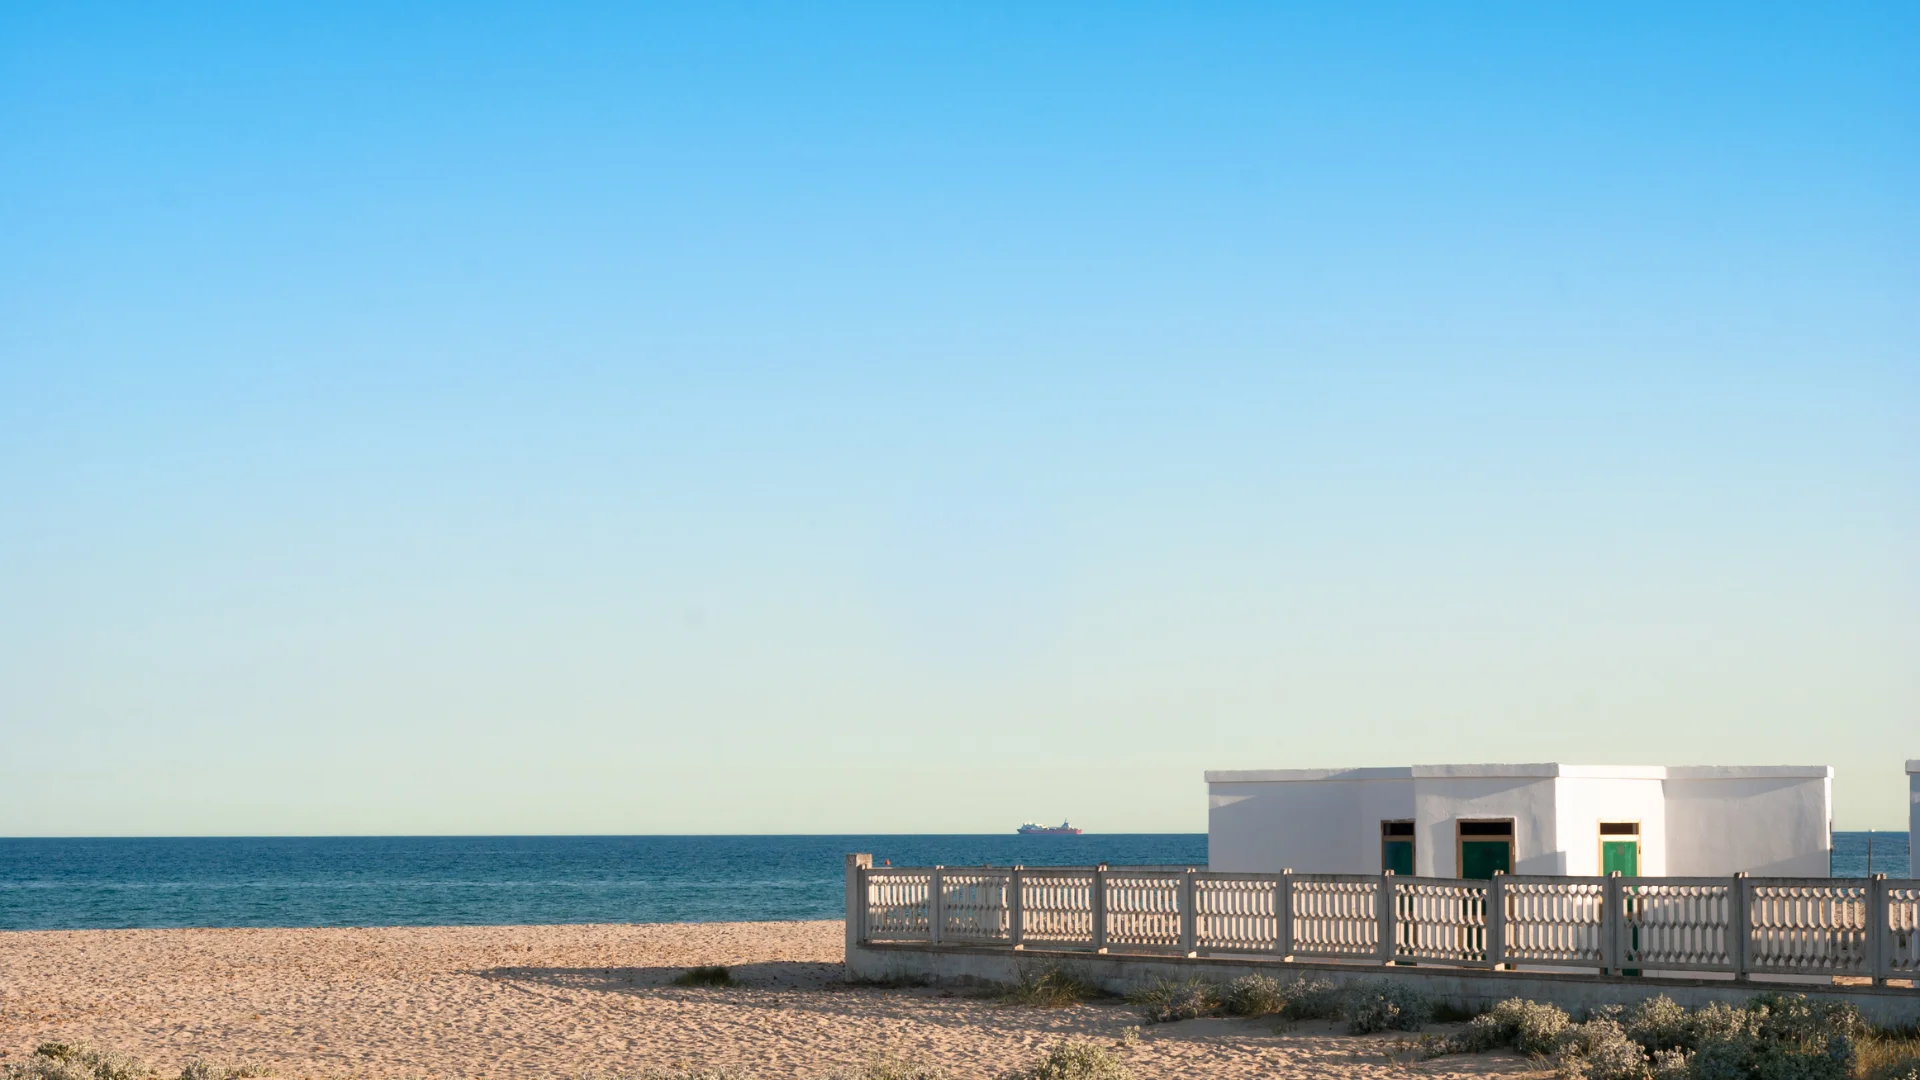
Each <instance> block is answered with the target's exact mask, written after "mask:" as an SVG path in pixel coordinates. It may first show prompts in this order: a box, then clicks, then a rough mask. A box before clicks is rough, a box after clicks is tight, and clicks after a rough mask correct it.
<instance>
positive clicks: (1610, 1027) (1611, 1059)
mask: <svg viewBox="0 0 1920 1080" xmlns="http://www.w3.org/2000/svg"><path fill="white" fill-rule="evenodd" d="M1553 1064H1554V1075H1556V1076H1558V1077H1560V1078H1561V1080H1646V1078H1647V1073H1648V1069H1649V1067H1650V1066H1651V1064H1652V1061H1651V1058H1650V1057H1649V1056H1648V1054H1647V1050H1646V1047H1643V1046H1641V1045H1640V1044H1639V1043H1637V1042H1634V1041H1633V1040H1632V1039H1629V1038H1627V1031H1626V1029H1625V1028H1623V1027H1621V1026H1620V1021H1618V1020H1616V1019H1614V1018H1613V1017H1612V1016H1605V1015H1603V1016H1598V1017H1595V1018H1593V1019H1591V1020H1588V1021H1587V1022H1585V1023H1582V1024H1573V1025H1571V1026H1569V1027H1568V1028H1567V1029H1566V1030H1565V1031H1564V1032H1562V1033H1561V1036H1560V1045H1559V1046H1558V1047H1557V1048H1556V1049H1555V1051H1554V1061H1553Z"/></svg>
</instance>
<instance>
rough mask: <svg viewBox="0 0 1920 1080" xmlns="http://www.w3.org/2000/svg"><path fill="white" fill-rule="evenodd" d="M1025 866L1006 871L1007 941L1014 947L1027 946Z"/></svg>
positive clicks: (1021, 947) (1022, 947)
mask: <svg viewBox="0 0 1920 1080" xmlns="http://www.w3.org/2000/svg"><path fill="white" fill-rule="evenodd" d="M1026 905H1027V868H1026V867H1024V866H1016V867H1014V868H1013V869H1011V870H1009V871H1007V941H1008V942H1009V943H1010V944H1012V945H1013V947H1014V948H1016V949H1024V948H1026V947H1027V906H1026Z"/></svg>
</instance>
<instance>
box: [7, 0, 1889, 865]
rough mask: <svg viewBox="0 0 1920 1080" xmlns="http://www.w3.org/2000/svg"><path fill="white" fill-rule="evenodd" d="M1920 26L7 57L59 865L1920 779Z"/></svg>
mask: <svg viewBox="0 0 1920 1080" xmlns="http://www.w3.org/2000/svg"><path fill="white" fill-rule="evenodd" d="M1916 52H1920V8H1915V7H1914V6H1913V5H1910V4H1884V5H1867V4H1860V5H1822V6H1818V7H1815V6H1807V5H1756V4H1740V5H1733V4H1727V5H1709V4H1702V5H1689V6H1687V8H1686V9H1685V10H1673V9H1671V7H1669V6H1663V5H1652V4H1647V5H1605V6H1603V5H1591V6H1587V7H1584V8H1576V7H1571V6H1553V7H1542V6H1541V5H1528V4H1483V5H1471V6H1468V7H1460V8H1453V9H1442V8H1440V7H1438V6H1433V5H1403V6H1401V5H1327V6H1325V7H1322V8H1314V7H1307V6H1281V5H1246V6H1236V5H1215V6H1212V7H1201V8H1195V7H1191V6H1185V7H1182V6H1174V5H1154V6H1149V5H1118V4H1101V5H1091V4H1088V5H1051V6H1044V7H1043V6H1040V5H1026V6H1014V5H1004V6H990V5H953V6H949V7H945V8H939V7H933V6H929V5H920V6H917V7H914V8H899V7H893V8H886V7H881V6H878V5H875V6H870V7H855V6H831V7H830V6H824V5H816V6H812V7H806V8H796V7H793V6H790V5H788V6H779V5H765V6H741V5H730V4H709V5H691V6H687V5H683V6H680V7H678V8H675V7H672V6H668V5H656V6H639V5H629V6H615V5H606V6H598V7H596V6H585V5H560V4H526V5H433V4H418V5H410V6H406V8H405V10H396V6H395V5H375V4H366V5H352V4H325V5H320V4H314V5H275V6H272V7H268V8H259V7H255V8H246V7H239V6H234V5H205V6H193V5H170V6H162V5H83V4H64V5H53V4H47V5H29V4H16V5H10V6H8V7H7V8H6V9H5V10H4V11H0V237H4V238H5V239H4V242H0V483H3V484H4V495H3V496H0V738H3V739H4V741H5V744H6V745H7V748H8V749H7V752H6V753H5V754H4V755H0V773H4V777H3V782H0V834H43V833H51V834H130V833H174V834H178V833H359V832H371V833H440V832H619V833H628V832H712V831H749V832H834V831H1000V830H1002V829H1010V828H1012V827H1013V825H1015V824H1017V823H1018V822H1019V821H1021V820H1024V819H1026V818H1028V817H1036V818H1042V819H1053V820H1058V819H1059V818H1062V817H1067V816H1071V817H1073V818H1074V819H1075V820H1076V821H1077V822H1080V823H1083V824H1085V825H1087V826H1088V827H1089V828H1093V829H1098V830H1100V831H1135V830H1137V831H1159V830H1194V831H1198V830H1200V829H1203V828H1204V822H1205V816H1204V791H1203V788H1202V785H1201V782H1200V772H1201V770H1202V769H1205V768H1255V767H1285V766H1295V765H1298V766H1319V765H1341V764H1397V763H1407V762H1413V761H1452V760H1470V761H1485V760H1567V761H1594V762H1652V763H1783V762H1784V763H1820V762H1825V763H1831V764H1833V765H1835V766H1836V767H1837V768H1838V769H1839V778H1838V780H1837V781H1836V785H1835V802H1836V816H1837V819H1838V821H1837V824H1838V825H1839V826H1840V827H1842V828H1849V827H1859V828H1865V827H1868V826H1874V827H1882V828H1890V827H1895V826H1897V825H1899V824H1900V823H1902V822H1903V820H1904V815H1905V792H1904V787H1905V783H1904V781H1905V778H1904V776H1903V774H1902V772H1901V761H1902V760H1903V759H1904V758H1907V757H1916V756H1920V741H1917V740H1916V735H1915V732H1916V731H1920V724H1916V721H1915V718H1916V717H1920V664H1916V663H1915V662H1914V658H1915V657H1916V656H1920V304H1916V303H1915V302H1914V297H1916V296H1920V256H1916V254H1915V253H1916V252H1920V213H1917V210H1920V201H1917V200H1916V196H1917V195H1920V124H1916V121H1915V117H1916V116H1920V69H1916V67H1915V65H1913V63H1912V57H1913V56H1914V55H1916Z"/></svg>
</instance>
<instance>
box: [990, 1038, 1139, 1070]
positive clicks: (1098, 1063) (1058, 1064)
mask: <svg viewBox="0 0 1920 1080" xmlns="http://www.w3.org/2000/svg"><path fill="white" fill-rule="evenodd" d="M1132 1078H1133V1074H1132V1073H1130V1072H1128V1071H1127V1066H1126V1063H1125V1062H1123V1061H1121V1060H1120V1054H1119V1053H1118V1052H1117V1051H1115V1050H1114V1049H1113V1048H1111V1047H1106V1046H1101V1045H1100V1044H1099V1043H1093V1042H1088V1041H1086V1040H1084V1039H1069V1040H1067V1041H1066V1042H1063V1043H1060V1044H1059V1045H1057V1046H1055V1047H1053V1048H1052V1049H1050V1050H1048V1051H1047V1052H1046V1053H1045V1054H1044V1055H1042V1056H1041V1058H1040V1060H1039V1061H1038V1062H1036V1063H1035V1064H1034V1065H1033V1066H1032V1067H1031V1068H1026V1069H1021V1070H1018V1071H1015V1072H1011V1073H1008V1074H1007V1075H1006V1076H1005V1077H1004V1078H1003V1080H1132Z"/></svg>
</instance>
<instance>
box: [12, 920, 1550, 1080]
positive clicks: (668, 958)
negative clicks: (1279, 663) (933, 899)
mask: <svg viewBox="0 0 1920 1080" xmlns="http://www.w3.org/2000/svg"><path fill="white" fill-rule="evenodd" d="M841 943H842V931H841V926H840V924H839V923H838V922H788V923H719V924H673V925H633V926H513V927H424V928H411V927H403V928H388V929H324V930H88V931H48V932H11V933H4V934H0V1051H4V1056H0V1063H7V1062H19V1061H21V1060H22V1059H23V1058H24V1057H25V1056H26V1055H27V1054H28V1053H30V1052H31V1051H32V1048H33V1047H34V1046H35V1045H37V1044H38V1043H40V1042H41V1041H43V1040H50V1039H58V1040H68V1041H71V1040H87V1041H91V1042H94V1043H96V1044H99V1045H102V1046H110V1047H113V1048H116V1049H119V1050H122V1051H124V1052H127V1053H132V1054H135V1055H138V1056H140V1057H142V1058H145V1059H146V1060H147V1061H149V1062H150V1063H152V1064H154V1065H156V1066H158V1067H160V1068H162V1069H163V1070H172V1069H177V1068H178V1066H179V1064H180V1063H181V1062H182V1061H184V1060H185V1059H186V1058H188V1057H191V1056H195V1055H200V1056H212V1057H220V1058H238V1059H245V1060H249V1061H253V1062H258V1063H262V1064H266V1065H270V1066H271V1067H273V1068H274V1069H275V1070H277V1071H278V1072H279V1073H281V1074H282V1075H288V1076H316V1077H320V1076H326V1077H345V1076H360V1077H506V1076H515V1077H521V1076H556V1077H557V1076H574V1075H582V1074H595V1073H602V1074H605V1073H615V1072H631V1071H639V1070H642V1069H646V1068H650V1067H651V1068H677V1067H691V1066H729V1067H736V1068H740V1069H743V1070H749V1071H752V1072H754V1073H757V1074H759V1075H761V1076H798V1077H811V1076H819V1075H822V1074H825V1073H829V1072H831V1071H833V1070H834V1069H835V1068H837V1067H845V1066H857V1065H860V1064H862V1063H864V1062H866V1061H868V1060H869V1059H871V1058H872V1057H873V1056H875V1055H876V1054H880V1053H892V1054H896V1055H906V1056H912V1057H917V1058H920V1059H923V1060H927V1061H930V1062H935V1063H938V1064H940V1065H942V1066H944V1067H946V1069H947V1070H948V1072H949V1073H950V1074H952V1075H954V1076H956V1077H972V1076H982V1077H985V1076H994V1075H997V1074H1000V1073H1002V1072H1004V1071H1006V1070H1008V1069H1011V1068H1015V1067H1020V1066H1024V1065H1027V1064H1029V1063H1030V1062H1031V1061H1032V1060H1033V1058H1034V1056H1035V1054H1036V1052H1037V1051H1038V1050H1040V1049H1041V1048H1044V1047H1046V1046H1049V1045H1051V1044H1053V1043H1055V1042H1057V1041H1059V1040H1061V1039H1063V1038H1066V1037H1069V1036H1074V1035H1081V1036H1088V1037H1093V1038H1099V1039H1103V1040H1109V1041H1111V1040H1116V1039H1118V1038H1119V1037H1120V1036H1121V1035H1122V1033H1123V1032H1124V1031H1125V1029H1126V1028H1127V1027H1129V1026H1130V1025H1134V1024H1137V1023H1138V1022H1139V1021H1138V1017H1137V1015H1136V1014H1135V1012H1134V1010H1132V1009H1131V1008H1129V1007H1127V1006H1125V1005H1122V1004H1118V1003H1109V1004H1098V1005H1080V1006H1074V1007H1070V1008H1065V1009H1054V1010H1041V1009H1031V1008H1023V1007H1017V1006H1010V1005H1007V1004H1003V1003H1001V1002H999V1001H996V1000H989V999H984V998H981V997H974V996H968V995H966V994H954V993H951V992H943V991H940V990H933V989H884V988H871V987H848V986H845V985H843V984H841V983H840V982H839V979H840V965H839V959H840V950H841ZM695 964H726V965H730V966H731V967H732V968H733V970H734V972H735V974H736V976H737V977H738V978H739V979H740V980H741V981H742V983H743V984H744V985H742V986H739V987H730V988H705V987H680V986H673V985H670V984H671V980H672V979H673V977H674V976H676V975H677V974H679V973H680V972H681V971H683V970H684V969H685V968H687V967H688V966H691V965H695ZM1142 1035H1143V1037H1142V1039H1141V1041H1140V1042H1139V1043H1138V1045H1137V1046H1135V1047H1134V1048H1133V1049H1132V1050H1130V1051H1128V1060H1129V1063H1130V1065H1131V1067H1132V1068H1133V1070H1134V1072H1135V1075H1136V1076H1139V1077H1142V1078H1147V1077H1196V1078H1197V1077H1209V1078H1220V1077H1241V1076H1246V1077H1252V1076H1277V1077H1314V1076H1374V1075H1378V1076H1385V1075H1394V1074H1404V1073H1406V1072H1407V1071H1408V1069H1409V1067H1408V1066H1407V1065H1404V1064H1397V1063H1395V1062H1394V1061H1392V1060H1390V1059H1389V1056H1388V1053H1387V1051H1388V1050H1389V1049H1390V1048H1391V1043H1392V1040H1391V1039H1382V1038H1355V1037H1351V1036H1347V1035H1345V1034H1342V1033H1339V1032H1338V1030H1337V1029H1335V1028H1333V1027H1331V1026H1328V1025H1321V1024H1314V1025H1302V1026H1300V1027H1298V1028H1296V1029H1295V1030H1293V1031H1290V1032H1287V1033H1282V1034H1276V1033H1274V1032H1273V1030H1272V1028H1271V1025H1270V1024H1268V1023H1264V1022H1259V1023H1256V1022H1250V1021H1238V1020H1232V1021H1229V1020H1195V1021H1187V1022H1184V1023H1180V1024H1171V1025H1161V1026H1152V1027H1147V1028H1145V1029H1144V1030H1143V1032H1142ZM1411 1068H1412V1071H1413V1072H1415V1073H1416V1074H1418V1075H1431V1076H1488V1075H1511V1074H1516V1073H1525V1072H1527V1071H1528V1067H1527V1065H1526V1063H1525V1062H1523V1061H1521V1060H1519V1059H1517V1058H1514V1057H1512V1056H1500V1055H1494V1056H1474V1057H1456V1058H1443V1059H1440V1060H1437V1061H1433V1062H1427V1063H1423V1064H1418V1065H1414V1066H1412V1067H1411Z"/></svg>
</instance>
